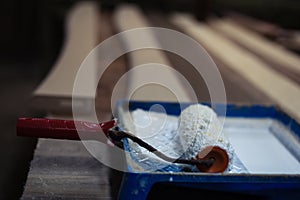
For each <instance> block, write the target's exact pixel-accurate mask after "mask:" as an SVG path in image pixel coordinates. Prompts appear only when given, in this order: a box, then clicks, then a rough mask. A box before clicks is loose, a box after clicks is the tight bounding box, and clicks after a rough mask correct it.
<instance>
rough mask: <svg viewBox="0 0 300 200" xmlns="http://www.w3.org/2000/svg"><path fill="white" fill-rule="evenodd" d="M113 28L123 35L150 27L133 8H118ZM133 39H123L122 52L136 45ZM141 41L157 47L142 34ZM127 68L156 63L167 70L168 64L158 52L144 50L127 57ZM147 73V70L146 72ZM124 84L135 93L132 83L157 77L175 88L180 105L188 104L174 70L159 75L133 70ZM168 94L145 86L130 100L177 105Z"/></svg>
mask: <svg viewBox="0 0 300 200" xmlns="http://www.w3.org/2000/svg"><path fill="white" fill-rule="evenodd" d="M114 21H115V25H116V28H117V30H118V31H119V32H122V31H126V30H129V29H133V28H141V27H150V24H149V22H148V20H147V19H146V17H145V15H144V14H143V13H142V11H141V10H140V9H139V8H138V7H136V6H133V5H122V6H120V7H119V8H118V9H117V10H116V12H115V16H114ZM135 39H136V38H132V37H131V38H129V37H128V38H126V40H125V41H123V42H124V44H125V45H126V48H129V49H131V48H132V47H134V46H135V44H136V40H135ZM142 40H143V41H147V43H151V44H158V42H159V41H158V40H157V38H156V36H155V35H154V34H153V33H150V32H149V33H148V34H144V35H143V36H142ZM128 57H129V65H130V66H132V69H133V67H135V66H138V65H142V64H147V63H159V64H163V65H166V66H171V63H170V61H169V60H168V58H167V57H166V55H165V54H164V53H163V52H162V51H160V50H154V49H146V50H145V49H144V50H138V51H134V52H131V53H129V54H128ZM148 69H149V68H148ZM132 72H133V73H132V75H131V77H130V80H129V83H128V91H135V86H136V83H139V82H143V79H145V78H146V77H158V76H159V77H161V79H162V80H164V82H165V83H166V85H172V86H173V87H174V88H177V91H176V94H175V95H177V96H179V97H181V100H182V101H190V100H191V98H190V96H189V94H188V93H187V92H186V90H187V89H186V88H184V87H183V85H182V84H181V83H180V81H179V79H178V76H177V75H176V73H175V72H174V70H171V69H167V70H161V71H159V72H158V71H154V70H152V71H151V70H147V73H146V72H145V71H143V70H133V71H132ZM175 95H174V94H173V93H172V91H170V90H168V88H165V87H162V86H160V85H157V84H149V85H147V86H144V87H143V88H142V89H140V90H138V91H136V92H135V93H134V95H133V96H132V97H131V98H132V99H135V100H147V101H151V100H159V101H177V98H176V96H175Z"/></svg>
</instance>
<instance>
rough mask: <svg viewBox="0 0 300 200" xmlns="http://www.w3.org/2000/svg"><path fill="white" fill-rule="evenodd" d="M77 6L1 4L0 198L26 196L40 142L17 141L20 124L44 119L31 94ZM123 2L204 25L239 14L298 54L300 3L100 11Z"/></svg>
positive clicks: (162, 4) (199, 0) (174, 0)
mask: <svg viewBox="0 0 300 200" xmlns="http://www.w3.org/2000/svg"><path fill="white" fill-rule="evenodd" d="M76 2H78V1H75V0H27V1H21V0H11V1H1V3H0V4H1V6H0V10H1V12H0V15H1V17H0V27H1V28H0V45H1V48H0V51H1V52H0V71H1V72H0V76H1V77H0V88H1V90H0V91H1V100H0V106H1V112H0V127H1V133H0V153H1V160H0V163H1V164H0V199H18V198H19V197H20V196H21V194H22V190H23V186H24V183H25V181H26V177H27V173H28V169H29V165H30V161H31V159H32V157H33V151H34V149H35V146H36V139H29V138H20V137H17V136H16V133H15V125H16V120H17V118H18V117H21V116H43V113H40V112H38V111H36V110H33V109H31V103H30V102H31V101H30V100H31V93H32V91H33V90H34V89H35V88H36V87H37V85H38V84H39V83H40V82H41V81H42V80H43V78H44V77H45V76H46V75H47V73H48V72H49V70H50V69H51V67H52V66H53V64H54V62H55V60H56V58H57V56H58V55H59V53H60V51H61V48H62V44H63V41H64V39H65V34H64V19H65V17H66V14H67V12H68V11H69V9H70V7H72V5H74V3H76ZM123 2H130V3H135V4H138V5H140V6H141V8H143V9H144V10H145V11H149V12H150V11H151V12H153V13H168V12H170V13H171V12H174V11H185V12H190V13H192V14H193V15H194V16H196V17H197V19H199V20H204V21H205V20H206V19H208V18H209V17H214V16H219V17H222V16H224V15H227V16H233V17H236V16H239V17H240V19H243V17H242V16H248V17H250V18H251V19H255V20H261V21H264V22H266V23H267V25H265V26H263V27H259V26H257V27H256V31H258V32H259V33H260V34H262V35H263V36H264V37H266V38H268V39H269V40H272V41H276V42H278V43H280V44H282V45H283V46H285V47H286V48H288V49H289V50H291V51H293V52H295V53H297V54H299V52H300V45H299V39H298V40H297V39H295V38H296V37H298V38H299V37H300V36H299V35H300V33H299V31H300V23H299V19H300V1H298V0H242V1H240V0H151V1H149V0H132V1H122V0H101V9H102V10H107V11H108V12H111V11H113V9H114V8H115V7H116V6H117V5H118V4H120V3H123ZM99 5H100V1H99ZM254 28H255V27H254ZM297 41H298V43H297ZM297 44H298V45H297Z"/></svg>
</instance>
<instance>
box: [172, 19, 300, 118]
mask: <svg viewBox="0 0 300 200" xmlns="http://www.w3.org/2000/svg"><path fill="white" fill-rule="evenodd" d="M171 20H172V22H173V23H175V24H176V25H178V26H180V27H181V28H182V29H183V30H184V31H185V32H186V33H188V34H189V35H190V36H192V37H193V38H195V39H196V40H197V41H199V42H200V43H201V44H202V45H203V46H204V47H206V48H207V50H208V51H209V52H211V53H212V54H214V55H215V56H216V57H217V58H218V59H220V60H221V61H222V62H224V63H225V64H226V66H227V67H230V68H231V69H233V70H234V71H236V72H237V73H238V74H239V75H240V76H242V77H243V78H245V79H246V80H248V81H249V82H250V83H251V84H253V85H254V86H255V87H256V88H257V89H259V90H261V91H262V92H263V93H264V94H266V95H267V96H268V97H269V98H271V99H272V100H273V101H274V102H275V103H276V104H278V105H279V106H280V107H281V108H282V109H283V110H284V111H286V112H287V113H288V114H290V115H291V116H292V117H294V118H295V119H296V120H297V121H299V122H300V104H299V99H300V88H299V86H298V85H297V84H296V83H294V82H293V81H291V80H290V79H289V78H287V77H285V76H282V75H281V74H280V73H278V72H277V71H274V70H272V69H271V67H269V66H268V65H267V64H266V63H265V62H263V61H262V60H261V59H259V58H257V57H256V56H255V55H253V54H252V53H250V52H249V51H247V50H245V49H243V48H241V47H240V46H238V45H236V44H234V43H233V42H232V41H230V40H229V39H227V38H225V37H223V36H222V35H221V34H219V33H217V32H216V31H215V30H213V29H212V28H211V27H209V26H208V25H206V24H203V23H200V22H197V21H196V20H195V19H193V18H192V17H191V16H189V15H184V14H177V15H173V16H172V17H171Z"/></svg>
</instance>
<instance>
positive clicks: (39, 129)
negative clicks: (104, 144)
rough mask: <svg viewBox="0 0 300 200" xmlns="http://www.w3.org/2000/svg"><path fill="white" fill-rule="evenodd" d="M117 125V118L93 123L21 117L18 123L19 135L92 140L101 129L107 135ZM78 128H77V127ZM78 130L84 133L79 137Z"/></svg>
mask: <svg viewBox="0 0 300 200" xmlns="http://www.w3.org/2000/svg"><path fill="white" fill-rule="evenodd" d="M115 125H116V120H112V121H108V122H103V123H100V124H98V123H92V122H83V121H76V126H75V121H72V120H59V119H45V118H19V119H18V123H17V135H18V136H27V137H39V138H53V139H69V140H81V139H85V140H90V139H95V138H96V135H97V133H99V132H100V131H101V130H102V131H103V132H104V134H105V135H106V136H107V132H108V130H109V129H110V128H112V127H114V126H115ZM76 128H77V129H76ZM77 130H78V131H80V133H84V135H83V137H81V138H80V137H79V135H78V132H77Z"/></svg>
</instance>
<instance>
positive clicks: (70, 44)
mask: <svg viewBox="0 0 300 200" xmlns="http://www.w3.org/2000/svg"><path fill="white" fill-rule="evenodd" d="M99 19H100V18H99V10H98V8H97V3H96V2H79V3H77V4H76V5H75V6H74V7H73V8H72V9H71V11H70V12H69V14H68V16H67V18H66V23H65V24H66V26H65V32H66V39H65V42H64V46H63V47H62V51H61V54H60V55H59V57H58V59H57V61H56V63H55V65H54V66H53V68H52V69H51V71H50V73H49V74H48V75H47V77H46V78H45V79H44V80H43V82H42V83H41V84H40V85H39V86H38V88H37V89H36V90H35V91H34V93H33V95H34V97H35V100H36V103H35V105H36V106H37V107H38V108H40V109H43V110H50V111H53V110H54V111H56V112H62V111H70V110H71V105H72V104H71V99H72V91H73V84H74V81H75V77H76V73H77V71H78V69H79V67H80V65H81V63H82V61H83V60H84V58H85V57H86V56H87V55H88V53H89V52H90V51H91V50H92V49H93V47H95V46H96V45H97V44H98V42H99ZM94 63H95V64H94V67H92V68H91V71H90V74H87V75H86V82H85V84H87V85H88V86H90V87H87V88H93V87H95V86H96V85H97V80H96V76H95V74H97V73H96V72H97V64H96V61H95V62H94ZM77 98H78V100H79V101H80V103H82V109H83V110H85V109H87V110H88V109H90V108H88V106H89V104H90V101H92V100H93V99H92V98H93V93H92V90H88V89H87V90H85V91H84V92H82V93H81V94H80V95H78V96H77Z"/></svg>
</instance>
